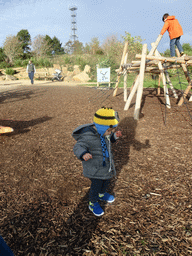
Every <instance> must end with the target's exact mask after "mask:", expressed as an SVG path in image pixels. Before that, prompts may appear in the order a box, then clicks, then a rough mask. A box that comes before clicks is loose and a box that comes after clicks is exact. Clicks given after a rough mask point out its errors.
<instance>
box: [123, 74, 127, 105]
mask: <svg viewBox="0 0 192 256" xmlns="http://www.w3.org/2000/svg"><path fill="white" fill-rule="evenodd" d="M126 100H127V73H126V74H125V75H124V101H125V102H126Z"/></svg>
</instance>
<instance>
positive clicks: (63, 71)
mask: <svg viewBox="0 0 192 256" xmlns="http://www.w3.org/2000/svg"><path fill="white" fill-rule="evenodd" d="M61 68H62V75H63V76H66V75H67V72H68V70H67V67H64V66H61Z"/></svg>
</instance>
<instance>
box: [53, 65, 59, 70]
mask: <svg viewBox="0 0 192 256" xmlns="http://www.w3.org/2000/svg"><path fill="white" fill-rule="evenodd" d="M53 68H54V69H59V70H61V66H60V65H59V64H53Z"/></svg>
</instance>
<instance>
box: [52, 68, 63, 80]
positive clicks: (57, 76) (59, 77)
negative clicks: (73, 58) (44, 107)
mask: <svg viewBox="0 0 192 256" xmlns="http://www.w3.org/2000/svg"><path fill="white" fill-rule="evenodd" d="M53 75H54V77H53V78H52V82H53V81H54V80H57V81H63V79H64V77H63V76H62V75H61V70H59V69H55V73H54V74H53Z"/></svg>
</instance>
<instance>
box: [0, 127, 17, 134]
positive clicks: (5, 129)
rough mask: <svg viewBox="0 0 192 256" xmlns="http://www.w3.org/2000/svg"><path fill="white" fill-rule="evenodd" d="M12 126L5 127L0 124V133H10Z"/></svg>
mask: <svg viewBox="0 0 192 256" xmlns="http://www.w3.org/2000/svg"><path fill="white" fill-rule="evenodd" d="M13 131H14V130H13V128H11V127H6V126H0V134H5V133H10V132H13Z"/></svg>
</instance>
